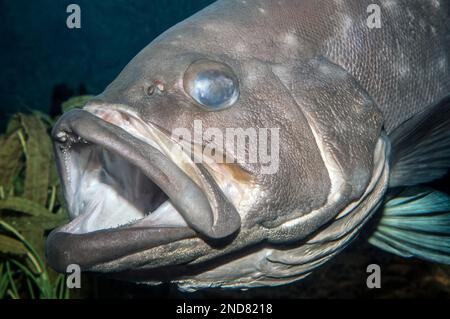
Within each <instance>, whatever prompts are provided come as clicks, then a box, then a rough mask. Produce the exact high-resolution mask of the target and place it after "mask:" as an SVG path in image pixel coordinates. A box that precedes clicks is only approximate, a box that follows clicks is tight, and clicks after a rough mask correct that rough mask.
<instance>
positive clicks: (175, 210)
mask: <svg viewBox="0 0 450 319" xmlns="http://www.w3.org/2000/svg"><path fill="white" fill-rule="evenodd" d="M53 138H54V146H55V154H56V158H57V166H58V170H59V172H60V177H61V180H62V185H63V190H64V193H65V196H66V200H67V203H68V207H69V210H70V214H71V218H72V219H73V220H72V221H71V222H70V223H69V224H68V225H65V226H63V227H61V228H59V229H57V230H55V231H53V232H52V233H51V234H50V236H49V238H48V241H47V255H48V259H49V262H50V264H51V265H52V266H53V267H54V268H55V269H57V270H59V271H65V269H66V267H67V265H69V264H72V263H76V264H78V265H80V266H81V267H82V268H83V269H89V268H92V267H93V266H96V265H98V264H101V263H104V262H108V261H111V260H114V259H117V258H119V257H123V256H126V255H129V254H132V253H136V252H139V251H143V250H147V249H151V248H153V247H156V246H159V245H164V244H167V243H171V242H174V241H179V240H183V239H187V238H193V237H202V238H207V239H213V240H214V239H219V238H225V237H228V236H230V235H232V234H233V233H235V232H236V231H237V230H238V229H239V227H240V216H239V214H238V213H237V212H236V210H235V208H234V206H233V205H232V204H231V203H230V202H229V201H228V200H227V198H226V197H225V195H224V194H223V193H222V192H221V190H220V188H219V187H218V186H217V184H216V183H215V182H214V179H213V178H212V177H211V175H210V174H209V172H208V171H207V170H206V169H205V168H204V167H203V166H202V165H199V164H194V163H193V162H192V161H189V160H186V159H180V156H182V155H181V153H178V154H176V152H173V150H174V149H176V148H173V147H172V146H173V142H172V141H171V140H170V138H168V137H167V135H165V134H164V133H162V132H161V131H160V130H158V129H156V128H155V127H153V126H152V125H150V124H148V123H144V122H142V120H140V119H139V117H137V116H136V115H135V114H133V113H132V112H129V111H127V110H125V109H124V108H121V107H111V108H110V109H109V110H108V112H106V111H105V109H104V108H101V107H100V108H95V107H87V108H86V110H74V111H71V112H68V113H66V114H65V115H64V116H63V117H62V118H61V119H60V120H59V121H58V122H57V124H56V125H55V127H54V129H53ZM171 143H172V144H171ZM83 152H84V153H83ZM80 154H81V156H80ZM88 155H89V156H88ZM86 157H89V158H90V159H89V160H86ZM92 157H95V158H96V159H92ZM111 157H113V159H112V160H111ZM117 158H120V160H121V161H122V162H123V165H122V166H123V167H124V169H123V171H121V172H119V171H118V170H119V168H120V166H114V164H105V163H104V162H105V160H106V161H108V160H109V161H110V162H114V160H117ZM83 165H84V166H83ZM76 167H78V169H75V168H76ZM105 167H106V168H105ZM108 167H109V168H108ZM80 168H81V169H80ZM96 169H97V171H96ZM99 171H102V172H103V175H105V174H106V175H108V178H109V179H110V180H113V181H114V183H113V182H111V183H107V184H108V186H107V187H106V188H103V189H102V188H100V189H101V190H102V192H101V193H99V192H98V191H97V192H96V191H95V189H94V191H93V192H91V191H86V189H89V187H94V188H95V187H97V186H98V185H100V184H102V185H105V184H104V183H103V182H104V181H103V180H102V181H101V182H99V181H100V176H103V175H102V174H97V173H98V172H99ZM92 172H96V173H95V174H97V175H95V174H94V173H92ZM130 172H139V174H140V175H139V176H140V177H141V178H143V179H147V180H146V181H145V182H141V183H140V184H139V182H136V183H135V186H136V185H137V186H136V188H137V189H139V188H140V187H141V188H142V187H146V188H149V187H155V188H159V189H160V190H162V191H163V192H164V193H165V194H166V195H167V197H168V201H167V202H166V203H165V205H166V207H165V208H164V207H162V208H161V209H160V210H158V214H159V215H160V216H159V217H154V216H152V214H150V215H149V216H147V217H145V213H147V212H146V211H142V210H143V209H144V210H145V209H147V208H148V207H145V208H143V207H144V206H145V198H146V195H148V194H146V193H145V192H144V193H143V194H140V195H138V196H137V197H136V196H135V194H128V195H124V194H123V193H124V192H126V189H125V188H127V187H123V185H125V186H127V185H128V186H130V179H127V178H128V177H127V174H128V175H129V173H130ZM86 176H88V177H86ZM102 178H103V177H102ZM85 180H90V181H92V180H93V181H95V183H92V182H89V183H84V184H83V182H80V181H85ZM113 184H114V185H113ZM92 185H94V186H92ZM120 185H122V186H120ZM80 186H81V187H80ZM113 186H114V187H113ZM83 192H85V193H86V192H87V193H88V194H91V195H92V194H94V195H95V196H94V197H93V198H89V200H86V201H85V203H84V205H81V204H80V201H79V198H77V196H81V198H82V199H83V196H84V197H86V195H85V194H83ZM80 193H81V195H80ZM111 194H113V195H114V196H112V195H111ZM76 195H77V196H76ZM117 196H118V197H120V199H119V200H118V199H117V198H116V197H117ZM111 198H114V200H115V202H114V203H118V204H122V203H124V205H123V206H124V207H123V209H124V211H131V212H133V213H135V214H137V215H136V216H134V217H135V218H136V217H139V213H143V215H142V217H143V218H141V219H140V220H138V221H136V222H131V223H129V224H127V225H122V226H120V225H117V223H116V224H115V222H111V220H110V219H111V218H108V217H109V216H111V217H114V216H115V217H114V218H116V219H117V220H118V221H119V223H118V224H121V223H122V222H123V221H124V220H126V219H124V218H123V216H121V214H118V213H117V211H118V210H119V207H116V206H117V205H108V203H110V202H111V200H110V199H111ZM136 201H137V202H138V203H139V205H136ZM158 204H160V203H158ZM108 206H109V207H108ZM111 206H112V207H111ZM161 206H164V204H163V205H161ZM154 208H156V207H153V208H152V210H153V209H154ZM85 210H90V211H85ZM105 210H107V211H105ZM161 210H162V212H161ZM167 211H169V213H170V215H171V218H169V219H168V218H167V217H165V214H167ZM114 213H115V214H114ZM135 218H133V219H135ZM99 219H101V220H102V221H101V222H99V221H98V220H99Z"/></svg>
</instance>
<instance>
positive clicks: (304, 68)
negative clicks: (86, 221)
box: [48, 0, 450, 289]
mask: <svg viewBox="0 0 450 319" xmlns="http://www.w3.org/2000/svg"><path fill="white" fill-rule="evenodd" d="M372 3H375V4H378V5H379V6H380V8H381V28H380V29H377V28H374V29H371V28H369V27H368V26H367V18H368V17H369V13H367V7H368V6H369V5H370V4H372ZM449 9H450V8H449V3H448V1H443V0H440V1H439V0H423V1H410V0H404V1H381V0H380V1H374V0H369V1H366V0H345V1H344V0H340V1H338V0H336V1H331V0H296V1H294V0H285V1H283V0H281V1H275V0H273V1H272V0H247V1H237V0H221V1H218V2H216V3H214V4H213V5H211V6H209V7H208V8H206V9H204V10H202V11H201V12H199V13H197V14H196V15H194V16H192V17H191V18H189V19H187V20H186V21H184V22H182V23H180V24H178V25H176V26H175V27H173V28H171V29H170V30H168V31H167V32H165V33H164V34H162V35H161V36H160V37H159V38H158V39H156V40H155V41H153V42H152V43H151V44H150V45H149V46H147V47H146V48H145V49H144V50H143V51H141V52H140V53H139V54H138V55H137V56H136V57H135V58H134V59H133V60H132V61H131V62H130V63H129V64H128V66H127V67H126V68H125V69H124V70H123V71H122V73H121V74H120V75H119V76H118V78H117V79H116V80H115V81H113V82H112V83H111V84H110V85H109V86H108V87H107V89H106V90H105V91H104V92H103V93H102V94H101V95H99V96H98V97H97V98H96V99H95V100H93V101H91V102H90V103H89V104H88V105H87V106H86V108H85V111H77V112H75V113H69V114H67V115H66V116H64V117H63V118H62V119H61V120H60V122H59V123H58V124H57V125H56V127H55V131H54V134H55V139H56V142H55V145H56V146H55V147H56V149H57V154H59V155H58V156H59V157H60V158H62V157H64V156H63V155H61V154H63V153H65V154H67V152H64V150H65V149H68V148H67V147H66V146H64V145H66V144H67V139H65V138H61V137H62V136H64V134H65V133H67V132H69V133H70V132H71V133H76V135H78V136H81V137H82V138H83V139H85V140H87V141H89V142H98V143H103V144H104V145H110V147H111V149H114V150H115V151H116V152H118V153H121V152H122V153H125V151H124V149H127V151H126V152H127V154H131V153H133V152H136V149H145V145H144V144H142V145H141V144H139V143H138V142H136V141H135V140H133V139H132V138H131V137H129V136H127V134H125V133H123V132H120V131H117V130H116V128H114V127H111V126H108V125H107V124H106V123H103V121H104V122H108V121H109V122H110V123H113V124H117V123H118V122H117V121H122V120H123V117H124V116H122V119H119V120H117V119H114V120H111V119H109V118H108V115H105V114H106V113H105V112H104V113H102V114H103V115H102V120H101V119H99V118H98V116H95V117H94V116H92V113H96V110H100V109H101V110H105V109H106V108H108V107H109V108H111V112H112V113H114V112H116V113H114V114H118V113H117V112H119V113H120V112H121V114H129V115H130V114H131V115H132V116H136V117H138V118H139V119H141V120H142V121H143V122H145V123H149V124H151V125H152V126H154V127H156V128H158V129H159V130H160V131H161V132H169V133H170V132H172V131H173V130H174V129H175V128H180V127H185V128H188V129H190V130H193V122H194V120H201V121H202V124H203V128H204V129H207V128H208V127H215V128H219V129H221V130H223V131H224V130H225V129H226V128H228V127H241V128H250V127H266V128H267V127H279V128H280V164H279V170H278V172H277V173H276V174H273V175H267V174H261V167H260V165H259V164H242V165H240V166H239V167H238V168H233V170H235V172H237V173H236V175H234V176H239V178H238V177H236V178H235V179H234V180H233V182H234V183H236V184H239V185H241V186H242V189H245V190H246V192H247V193H246V194H248V195H246V197H245V198H244V199H243V200H242V201H241V202H240V203H237V204H236V203H232V200H231V199H229V198H228V199H227V198H226V196H223V194H222V190H221V189H220V187H219V186H218V184H217V183H216V182H214V178H212V177H211V176H208V173H206V172H205V171H204V170H203V169H201V168H199V170H200V171H201V172H202V174H203V175H202V176H203V177H202V178H203V179H202V180H204V181H206V183H205V184H203V186H200V187H199V188H200V189H201V191H203V192H205V193H206V194H207V196H206V198H207V199H208V200H207V201H206V202H210V203H212V201H213V202H214V205H212V206H211V207H212V208H211V209H212V210H213V211H214V213H215V214H214V216H215V217H214V218H216V219H220V218H221V217H220V216H226V218H222V219H221V220H218V221H216V223H215V225H217V228H214V227H212V226H211V228H209V229H208V228H207V227H206V226H205V225H202V224H201V223H202V222H201V219H202V218H203V217H202V218H197V219H196V218H195V216H194V217H193V214H196V213H195V212H194V211H195V209H194V210H193V211H189V209H187V210H186V212H185V214H186V216H188V217H189V216H190V217H192V220H190V222H189V223H190V226H191V228H194V229H195V230H196V232H192V229H190V230H186V229H184V230H180V231H179V232H178V233H177V231H176V230H174V232H175V233H176V234H175V235H174V234H170V236H169V235H168V234H166V233H164V232H162V233H158V234H155V235H147V234H148V232H147V233H146V232H145V230H139V232H138V231H137V230H136V232H135V233H133V231H130V232H123V229H122V230H121V231H122V232H123V233H120V234H119V235H117V236H116V235H114V232H116V234H117V232H118V231H115V230H110V231H106V232H103V233H101V234H100V235H98V236H97V235H96V234H95V235H92V236H90V235H83V234H82V235H67V234H63V233H64V231H61V230H59V234H58V231H56V232H54V233H53V234H52V235H51V236H50V240H49V243H48V255H49V260H50V262H51V264H52V265H53V266H54V267H55V268H57V269H58V270H60V271H63V270H64V269H65V267H66V265H68V264H70V263H77V264H80V265H81V266H82V268H83V269H85V270H90V271H100V272H117V271H121V272H122V273H121V274H120V277H121V278H125V279H128V280H134V281H139V282H149V283H157V282H160V281H165V280H172V281H174V282H177V283H178V284H179V285H180V286H181V287H183V288H185V289H198V288H202V287H232V288H243V287H256V286H262V285H278V284H284V283H289V282H292V281H294V280H298V279H300V278H302V277H304V276H306V275H307V274H309V273H310V272H311V271H312V270H313V269H315V268H316V267H318V266H320V265H322V264H323V263H324V262H326V261H327V260H329V259H330V257H332V256H334V255H335V254H337V253H338V252H339V251H341V250H342V249H343V248H344V247H345V246H346V245H347V244H348V243H349V242H350V241H351V240H352V239H353V238H354V237H355V236H356V235H357V233H358V231H359V230H360V229H361V227H362V226H363V225H364V223H365V222H366V221H367V220H368V219H370V217H371V216H372V215H373V213H374V212H375V209H376V208H377V207H378V206H379V205H380V204H381V203H382V201H383V198H384V195H385V192H386V190H387V188H388V184H389V166H390V162H389V161H390V152H391V143H390V140H389V134H391V133H392V132H393V131H395V129H396V128H397V127H399V126H400V125H401V124H402V123H404V122H405V121H406V120H408V119H410V118H412V117H413V116H414V115H416V114H418V113H419V112H421V111H423V110H425V109H426V108H431V107H433V106H434V105H435V104H436V103H438V102H439V101H440V100H441V99H442V98H444V97H445V96H447V95H448V94H449V93H450V89H449V88H450V67H449V58H450V40H449V35H450V23H449V18H450V17H449ZM201 59H206V60H211V61H217V62H220V63H223V64H225V65H228V66H229V67H230V68H231V69H232V70H233V72H234V73H235V74H236V77H237V78H238V79H239V85H240V96H239V99H238V101H237V102H236V103H235V104H234V105H233V106H231V107H230V108H227V109H225V110H222V111H218V112H207V111H204V110H203V109H201V108H200V107H199V106H198V105H197V103H196V102H195V101H194V100H193V99H192V98H191V97H190V96H189V95H188V94H186V92H185V91H184V88H183V76H184V72H185V71H186V69H187V68H188V67H189V65H191V63H193V62H195V61H197V60H201ZM155 83H156V84H157V85H159V86H158V88H159V89H158V90H157V93H156V94H153V95H151V96H149V95H148V94H147V92H148V88H149V87H150V86H152V85H155ZM112 113H111V114H112ZM97 115H98V111H97ZM125 117H126V116H125ZM99 121H102V122H99ZM114 121H115V122H114ZM100 131H101V133H99V132H100ZM61 132H63V133H61ZM118 140H121V142H118ZM145 154H147V153H145ZM145 154H144V153H143V155H142V156H140V157H139V156H136V157H134V159H133V160H135V161H136V163H138V164H136V165H137V166H139V167H148V171H150V173H149V174H153V175H152V176H156V177H154V178H155V179H157V180H159V181H160V184H164V182H162V180H161V179H160V177H158V176H160V175H161V174H159V173H158V172H155V171H154V167H155V166H158V167H161V170H162V172H163V173H164V174H166V173H167V172H169V171H174V169H173V168H172V167H170V165H169V164H164V161H163V160H161V161H160V160H152V161H153V162H152V163H151V164H149V163H146V155H145ZM148 154H150V155H148ZM148 154H147V155H148V156H150V157H152V156H153V157H152V158H155V157H156V156H157V155H151V154H154V152H153V153H152V152H150V151H149V153H148ZM147 158H148V157H147ZM59 165H60V170H61V175H62V179H63V181H64V180H65V177H64V174H67V173H66V172H65V170H64V167H63V164H61V163H60V164H59ZM151 165H153V166H152V167H150V166H151ZM200 167H201V166H200ZM228 169H231V168H228ZM242 172H245V173H242ZM158 174H159V175H158ZM180 176H181V175H180ZM183 178H184V177H183ZM174 179H181V177H179V176H176V177H174ZM186 183H188V182H186ZM177 185H178V184H177ZM183 185H184V184H183ZM205 185H209V186H205ZM158 186H159V187H161V185H159V184H158ZM177 187H178V186H177ZM180 187H181V186H180ZM169 188H170V187H168V189H167V192H170V189H169ZM206 188H207V189H208V190H205V189H206ZM180 189H181V188H180ZM180 189H178V190H180ZM164 191H166V189H164ZM174 193H175V192H174ZM221 194H222V195H221ZM171 196H172V195H170V194H169V197H171ZM173 196H176V194H174V195H173ZM192 196H193V198H196V201H194V204H193V205H194V206H195V202H198V203H203V201H202V200H203V199H204V198H203V197H202V196H203V195H201V194H197V193H196V194H193V195H192ZM171 198H172V197H171ZM178 200H180V201H181V199H178ZM180 205H181V206H182V204H180ZM199 205H200V204H199ZM194 208H195V207H194ZM202 209H203V208H202ZM207 209H208V208H205V210H207ZM200 210H201V209H199V210H198V211H200ZM198 214H200V213H198ZM236 214H238V215H236ZM186 216H185V217H186ZM202 216H209V215H208V214H205V215H202ZM217 216H219V217H217ZM199 220H200V221H199ZM231 224H232V225H231ZM193 225H194V226H193ZM236 225H237V227H238V228H239V229H238V230H237V231H235V232H233V234H232V236H231V237H228V235H230V234H229V233H230V232H232V231H233V230H234V229H235V228H236ZM199 229H200V230H204V232H203V233H202V235H201V236H197V234H198V232H199ZM205 229H206V230H205ZM200 232H201V231H200ZM161 234H162V235H161ZM64 236H66V237H64ZM67 236H71V237H70V240H68V239H67V238H69V237H67ZM89 236H90V237H89ZM102 236H103V237H102ZM146 236H150V237H151V236H153V237H152V238H150V239H149V238H147V237H146ZM157 236H161V238H159V239H158V240H155V239H154V238H156V237H157ZM222 237H227V240H226V241H225V242H224V243H221V244H217V243H216V240H218V239H221V238H222ZM55 238H56V239H55ZM164 238H165V241H164V240H163V239H164ZM66 239H67V240H66ZM147 240H148V242H149V243H150V244H148V245H147V246H146V244H145V241H147ZM152 240H153V241H152ZM86 251H89V253H87V252H86ZM92 251H95V252H96V256H97V257H98V256H100V257H102V258H100V257H98V258H97V257H96V258H97V259H95V258H93V257H92ZM83 252H86V253H83ZM103 257H104V258H103Z"/></svg>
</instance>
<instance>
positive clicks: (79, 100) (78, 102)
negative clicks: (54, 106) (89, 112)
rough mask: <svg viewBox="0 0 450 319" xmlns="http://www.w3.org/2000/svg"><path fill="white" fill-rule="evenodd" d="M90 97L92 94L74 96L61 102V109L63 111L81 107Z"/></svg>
mask: <svg viewBox="0 0 450 319" xmlns="http://www.w3.org/2000/svg"><path fill="white" fill-rule="evenodd" d="M92 98H93V96H92V95H80V96H75V97H73V98H71V99H69V100H67V101H66V102H64V103H63V104H62V111H63V112H64V113H65V112H68V111H70V110H73V109H77V108H81V107H83V106H84V105H85V104H86V103H87V102H88V101H89V100H91V99H92Z"/></svg>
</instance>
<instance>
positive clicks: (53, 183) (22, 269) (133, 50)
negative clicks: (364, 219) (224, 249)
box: [0, 0, 450, 298]
mask: <svg viewBox="0 0 450 319" xmlns="http://www.w3.org/2000/svg"><path fill="white" fill-rule="evenodd" d="M211 2H213V1H211V0H159V1H153V0H152V1H150V0H133V1H130V0H77V1H74V0H71V1H65V0H34V1H30V0H0V25H1V28H0V46H1V50H0V70H1V77H0V298H110V297H115V298H117V297H119V298H144V297H183V298H196V297H205V298H208V297H229V298H233V297H238V298H253V297H258V298H267V297H270V298H299V297H301V298H316V297H325V298H352V297H366V298H380V297H381V298H390V297H394V298H395V297H398V298H402V297H425V298H436V297H443V298H448V297H450V267H448V266H442V265H437V264H432V263H428V262H423V261H420V260H416V259H402V258H400V257H397V256H394V255H390V254H388V253H385V252H383V251H380V250H378V249H376V248H374V247H372V246H370V245H369V244H368V243H367V237H368V236H369V235H370V233H371V232H372V229H373V224H374V223H375V222H376V220H374V221H373V223H372V225H367V227H365V229H364V230H363V232H362V233H361V235H360V236H359V238H358V239H357V240H356V241H355V242H354V243H353V244H352V245H351V246H350V247H348V248H347V249H346V250H345V251H344V252H343V253H341V254H340V255H338V256H337V257H336V258H335V259H333V260H332V261H331V262H329V263H328V264H326V266H324V267H323V268H321V269H319V270H317V271H316V272H314V273H313V274H312V275H311V276H309V277H308V278H307V279H305V280H303V281H301V282H298V283H295V284H292V285H288V286H282V287H275V288H261V289H252V290H249V291H243V292H242V291H234V290H203V291H199V292H196V293H192V294H186V293H182V292H179V291H178V290H177V289H176V288H175V287H174V286H173V285H162V286H158V287H147V286H143V285H134V284H130V283H123V282H118V281H114V280H111V279H108V278H106V277H103V276H99V275H91V274H86V275H84V276H83V277H82V288H81V289H74V290H70V291H68V290H67V289H65V285H64V277H63V276H61V275H57V274H55V273H54V272H52V271H51V270H50V269H49V268H48V267H47V266H46V263H45V256H44V241H45V236H46V235H47V234H48V232H49V231H50V230H51V229H52V228H54V227H56V226H57V225H59V224H61V223H63V222H64V220H65V219H66V217H65V212H64V207H63V204H62V200H61V197H60V194H59V182H58V180H57V177H56V174H55V171H54V165H53V159H52V151H51V145H50V140H49V135H48V133H49V130H50V128H51V126H52V124H53V123H54V121H55V119H56V118H57V117H58V116H59V115H60V114H61V113H62V112H63V111H64V110H67V109H70V108H72V107H78V106H81V105H82V104H83V103H84V102H85V101H86V100H87V99H89V97H90V96H91V95H96V94H98V93H100V92H101V91H102V90H103V89H104V88H105V87H106V86H107V85H108V84H109V83H110V82H111V81H112V80H113V79H114V78H115V77H116V76H117V75H118V73H119V72H120V71H121V70H122V68H123V67H124V66H125V65H126V64H127V63H128V62H129V61H130V60H131V59H132V58H133V57H134V56H135V55H136V54H137V53H138V52H139V51H140V50H141V49H142V48H144V47H145V46H146V45H147V44H148V43H149V42H151V41H152V40H153V39H154V38H156V37H157V36H158V35H159V34H161V33H162V32H163V31H165V30H167V29H168V28H169V27H171V26H173V25H174V24H175V23H177V22H179V21H181V20H183V19H185V18H187V17H189V16H190V15H192V14H193V13H195V12H197V11H198V10H200V9H201V8H203V7H205V6H207V5H208V4H209V3H211ZM71 3H76V4H78V5H79V6H80V7H81V25H82V28H81V29H69V28H67V26H66V19H67V16H68V15H69V14H68V13H66V8H67V6H68V5H69V4H71ZM37 111H38V112H37ZM432 186H433V187H435V188H437V189H439V190H441V191H444V192H447V193H450V177H449V176H446V177H445V178H443V179H442V180H440V181H437V182H435V183H433V185H432ZM374 263H375V264H378V265H380V266H381V269H382V288H381V289H368V288H367V285H366V279H367V276H368V274H367V272H366V267H367V266H368V265H369V264H374Z"/></svg>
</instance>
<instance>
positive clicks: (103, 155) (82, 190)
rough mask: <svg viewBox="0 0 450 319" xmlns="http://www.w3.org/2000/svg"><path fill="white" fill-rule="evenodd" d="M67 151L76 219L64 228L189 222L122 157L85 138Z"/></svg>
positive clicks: (73, 230) (69, 199)
mask: <svg viewBox="0 0 450 319" xmlns="http://www.w3.org/2000/svg"><path fill="white" fill-rule="evenodd" d="M65 155H66V156H65V165H66V169H67V172H66V173H67V174H68V182H67V185H66V199H67V203H68V208H69V215H70V218H71V220H72V221H71V222H70V223H69V224H68V225H66V226H65V227H64V231H67V232H71V233H89V232H94V231H98V230H103V229H112V228H118V227H122V226H130V227H155V228H156V227H185V226H187V224H186V222H185V220H184V218H183V217H182V216H181V214H180V213H179V212H178V211H177V209H176V208H175V207H174V206H173V205H172V203H171V200H170V198H169V197H168V196H167V195H166V194H165V193H164V192H163V191H162V190H161V189H160V188H159V187H158V186H157V185H156V184H155V183H154V182H153V181H152V180H151V179H150V178H148V177H147V176H146V175H145V174H144V173H143V172H142V170H141V169H139V168H138V167H136V166H135V165H133V164H131V163H130V162H128V161H127V160H125V159H124V158H123V157H122V156H121V155H119V154H115V153H112V152H110V151H108V150H107V149H105V148H104V147H102V146H100V145H95V144H91V143H87V142H80V143H76V144H74V145H72V146H71V147H70V149H68V150H66V151H65Z"/></svg>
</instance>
